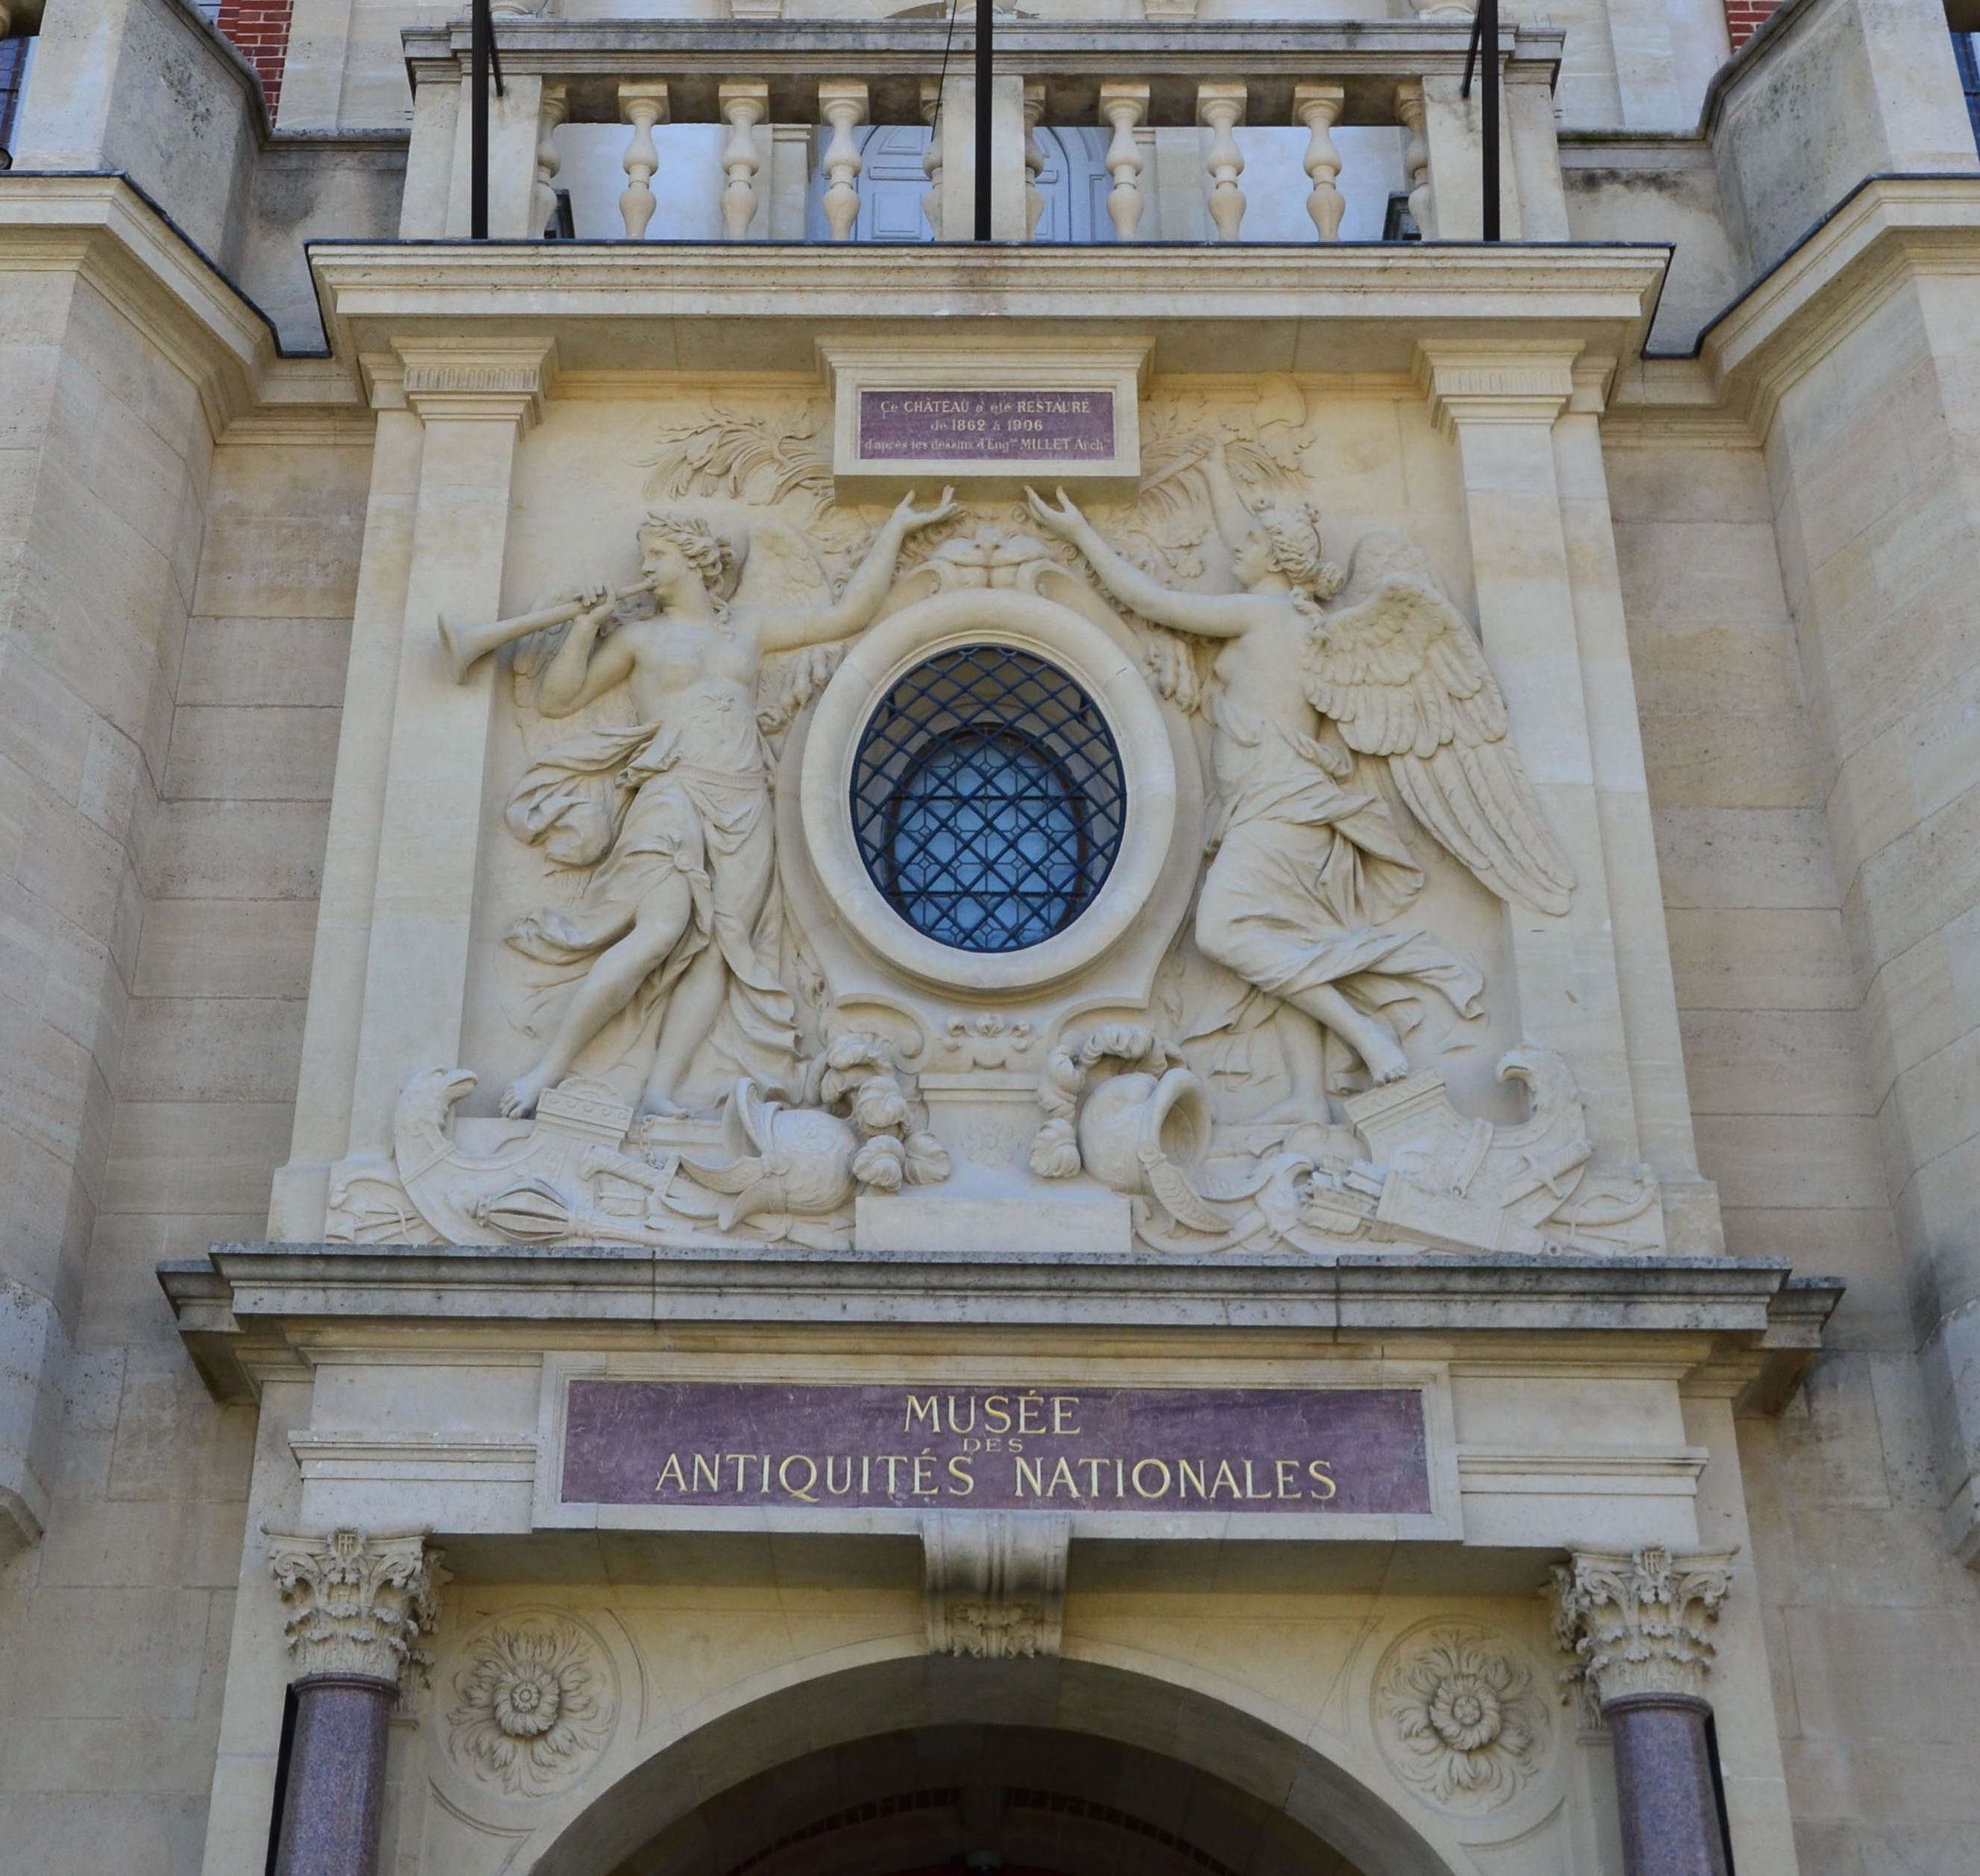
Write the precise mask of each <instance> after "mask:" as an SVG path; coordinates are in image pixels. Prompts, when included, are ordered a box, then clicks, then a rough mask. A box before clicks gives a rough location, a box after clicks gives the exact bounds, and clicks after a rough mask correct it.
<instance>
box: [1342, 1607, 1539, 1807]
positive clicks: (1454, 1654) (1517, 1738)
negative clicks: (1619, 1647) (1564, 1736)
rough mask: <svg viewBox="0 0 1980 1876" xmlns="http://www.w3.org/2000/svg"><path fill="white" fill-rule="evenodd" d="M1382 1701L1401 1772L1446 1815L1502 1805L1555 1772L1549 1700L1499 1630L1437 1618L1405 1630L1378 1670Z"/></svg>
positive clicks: (1381, 1717) (1392, 1760) (1380, 1724)
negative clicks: (1550, 1769)
mask: <svg viewBox="0 0 1980 1876" xmlns="http://www.w3.org/2000/svg"><path fill="white" fill-rule="evenodd" d="M1374 1707H1375V1733H1376V1738H1377V1740H1378V1741H1380V1745H1381V1748H1382V1754H1383V1756H1384V1758H1386V1759H1387V1761H1388V1762H1389V1764H1390V1767H1391V1768H1393V1769H1394V1771H1395V1773H1396V1775H1397V1777H1398V1778H1400V1779H1401V1780H1402V1781H1403V1782H1404V1784H1405V1785H1409V1786H1410V1788H1412V1789H1413V1790H1414V1791H1417V1793H1418V1794H1419V1795H1420V1796H1422V1797H1423V1798H1427V1800H1428V1801H1430V1803H1431V1804H1436V1805H1439V1806H1440V1807H1442V1808H1443V1809H1445V1810H1447V1811H1470V1812H1482V1811H1499V1810H1503V1808H1505V1807H1506V1806H1507V1805H1508V1804H1511V1803H1512V1802H1513V1801H1514V1800H1515V1799H1516V1798H1518V1797H1519V1796H1520V1793H1521V1792H1523V1791H1525V1790H1526V1789H1527V1787H1529V1786H1530V1785H1532V1784H1533V1782H1534V1781H1535V1780H1536V1779H1537V1778H1539V1777H1540V1774H1541V1773H1542V1772H1543V1771H1544V1769H1545V1768H1546V1759H1547V1752H1548V1748H1549V1745H1550V1741H1551V1735H1552V1728H1553V1722H1552V1721H1551V1719H1550V1716H1549V1714H1548V1711H1547V1703H1546V1699H1545V1698H1543V1695H1542V1694H1541V1692H1540V1685H1539V1683H1538V1681H1536V1677H1535V1675H1534V1673H1533V1669H1532V1668H1531V1667H1530V1666H1529V1665H1528V1664H1527V1661H1525V1659H1524V1658H1523V1657H1522V1655H1521V1653H1520V1649H1519V1648H1518V1646H1517V1644H1516V1643H1514V1642H1513V1641H1511V1640H1510V1639H1509V1638H1507V1637H1506V1636H1505V1635H1501V1634H1500V1633H1499V1632H1497V1630H1496V1629H1493V1628H1487V1627H1485V1626H1483V1625H1480V1624H1477V1623H1471V1622H1437V1623H1433V1624H1430V1625H1427V1626H1425V1627H1422V1628H1416V1629H1414V1630H1412V1631H1411V1632H1410V1633H1408V1634H1407V1635H1404V1636H1402V1637H1401V1638H1400V1639H1399V1640H1398V1641H1397V1642H1396V1643H1395V1645H1394V1646H1393V1647H1392V1648H1390V1650H1389V1652H1388V1654H1387V1655H1386V1656H1385V1657H1384V1660H1383V1661H1382V1664H1381V1665H1380V1668H1378V1669H1377V1671H1376V1675H1375V1693H1374Z"/></svg>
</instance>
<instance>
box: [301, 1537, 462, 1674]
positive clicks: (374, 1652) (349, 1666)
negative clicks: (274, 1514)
mask: <svg viewBox="0 0 1980 1876" xmlns="http://www.w3.org/2000/svg"><path fill="white" fill-rule="evenodd" d="M266 1535H267V1539H268V1572H269V1574H270V1575H271V1576H273V1577H274V1579H275V1584H276V1587H277V1588H278V1589H280V1591H281V1595H282V1602H283V1603H284V1606H285V1607H286V1608H287V1610H288V1612H289V1613H288V1618H287V1622H286V1623H285V1624H284V1629H283V1632H284V1635H286V1637H287V1641H288V1645H289V1655H290V1658H291V1661H292V1662H293V1663H294V1671H295V1675H296V1677H297V1678H301V1677H303V1676H304V1675H315V1674H358V1675H367V1676H368V1677H369V1678H371V1679H373V1680H375V1681H392V1682H394V1684H398V1683H400V1681H401V1680H402V1678H405V1677H407V1676H408V1671H410V1678H417V1677H418V1676H419V1675H423V1674H424V1671H425V1670H426V1669H427V1668H428V1667H429V1666H430V1665H431V1661H432V1657H431V1656H430V1655H428V1654H427V1651H426V1650H425V1649H424V1648H422V1647H421V1646H420V1638H421V1637H422V1636H424V1635H430V1634H431V1633H432V1632H433V1628H434V1623H435V1622H436V1621H437V1618H438V1615H439V1608H440V1604H439V1598H440V1587H441V1585H443V1584H444V1582H446V1581H447V1572H446V1571H444V1569H442V1568H441V1567H440V1553H439V1552H437V1551H435V1550H433V1549H430V1548H429V1547H428V1545H427V1533H426V1532H423V1531H415V1532H406V1533H404V1534H401V1535H393V1536H384V1537H372V1536H367V1535H366V1534H365V1533H364V1532H361V1531H354V1530H339V1531H333V1532H328V1533H327V1534H326V1535H320V1536H319V1535H311V1534H308V1533H303V1534H297V1535H289V1534H285V1533H281V1532H273V1531H271V1532H267V1533H266Z"/></svg>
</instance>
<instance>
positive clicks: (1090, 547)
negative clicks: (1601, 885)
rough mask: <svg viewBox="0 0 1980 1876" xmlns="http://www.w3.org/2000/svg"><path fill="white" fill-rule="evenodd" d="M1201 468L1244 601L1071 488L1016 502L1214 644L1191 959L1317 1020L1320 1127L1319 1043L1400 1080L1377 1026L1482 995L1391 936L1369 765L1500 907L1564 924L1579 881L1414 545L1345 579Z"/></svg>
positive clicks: (1295, 1104)
mask: <svg viewBox="0 0 1980 1876" xmlns="http://www.w3.org/2000/svg"><path fill="white" fill-rule="evenodd" d="M1204 467H1205V469H1206V470H1207V471H1208V475H1209V480H1210V484H1211V496H1212V501H1213V506H1214V510H1215V513H1216V516H1217V521H1218V531H1219V532H1220V533H1221V534H1222V535H1223V537H1224V542H1225V544H1226V545H1227V547H1228V548H1229V550H1230V552H1231V562H1232V565H1233V567H1234V570H1235V571H1236V573H1237V577H1238V579H1239V580H1240V581H1241V583H1242V584H1243V586H1244V591H1242V592H1241V593H1190V592H1177V591H1173V590H1170V589H1169V588H1168V587H1164V586H1162V585H1161V584H1159V583H1158V581H1156V580H1153V579H1151V578H1150V577H1149V576H1148V575H1147V574H1144V573H1143V572H1142V571H1141V570H1140V569H1139V568H1138V567H1135V566H1134V565H1132V564H1131V563H1130V562H1129V561H1128V560H1126V559H1125V557H1123V556H1122V555H1121V554H1118V552H1116V551H1115V550H1114V549H1113V548H1112V547H1110V546H1109V545H1108V544H1107V542H1106V541H1105V540H1104V539H1102V538H1101V535H1100V534H1099V533H1098V531H1097V530H1096V529H1095V527H1093V525H1092V524H1091V522H1089V521H1088V520H1087V519H1086V517H1085V516H1084V515H1083V514H1081V513H1080V511H1079V510H1078V508H1077V507H1075V506H1074V505H1073V504H1072V502H1071V501H1070V500H1069V499H1068V497H1067V496H1066V494H1065V491H1063V490H1061V491H1059V492H1058V505H1057V506H1056V507H1055V506H1053V505H1052V504H1050V503H1048V502H1047V501H1045V500H1043V499H1042V498H1041V497H1040V496H1038V494H1036V493H1035V491H1034V492H1032V494H1030V497H1029V500H1030V504H1031V507H1032V513H1033V514H1035V516H1036V517H1037V518H1038V521H1039V522H1040V523H1041V524H1043V525H1044V526H1045V527H1047V528H1048V529H1049V530H1051V532H1053V533H1054V534H1058V536H1060V537H1061V538H1062V539H1064V540H1066V541H1070V542H1071V544H1073V545H1074V546H1075V547H1077V548H1078V550H1080V552H1081V554H1084V555H1085V557H1086V559H1087V560H1088V563H1089V564H1091V567H1092V568H1093V570H1094V571H1095V574H1097V575H1098V577H1099V578H1100V580H1101V583H1102V584H1104V585H1105V586H1106V587H1107V588H1108V590H1110V591H1111V593H1112V594H1114V596H1115V597H1116V598H1117V599H1118V600H1120V601H1121V603H1122V604H1125V605H1126V606H1128V607H1131V609H1132V610H1135V612H1137V613H1138V614H1141V617H1144V618H1145V619H1147V620H1150V621H1151V622H1152V623H1153V624H1157V625H1160V626H1165V627H1169V628H1170V629H1171V630H1174V631H1178V632H1181V633H1186V634H1192V635H1194V636H1196V637H1203V638H1208V639H1214V640H1221V641H1223V644H1222V648H1221V650H1220V651H1219V652H1218V655H1217V659H1216V663H1215V666H1214V681H1213V684H1212V685H1211V690H1210V694H1209V696H1208V700H1207V701H1206V704H1205V706H1204V707H1205V709H1206V710H1207V711H1208V714H1209V716H1210V719H1211V723H1212V725H1213V727H1214V743H1213V746H1212V764H1213V768H1214V776H1215V782H1216V788H1217V793H1218V814H1217V817H1216V820H1215V821H1214V824H1213V828H1212V832H1211V848H1212V850H1213V852H1214V857H1213V858H1212V860H1211V863H1210V866H1209V868H1208V871H1207V872H1206V873H1205V874H1204V880H1203V885H1202V889H1201V894H1200V896H1199V897H1198V906H1197V917H1196V933H1195V935H1196V942H1197V946H1198V949H1199V950H1201V951H1202V952H1203V953H1204V955H1205V956H1208V958H1210V959H1211V960H1212V961H1213V962H1214V963H1219V964H1221V965H1223V966H1226V967H1227V968H1228V969H1229V970H1231V971H1234V973H1237V976H1239V977H1241V978H1242V979H1243V980H1245V981H1246V982H1247V983H1251V984H1252V985H1254V986H1257V988H1258V989H1259V990H1263V991H1264V992H1266V993H1268V994H1270V995H1271V996H1274V997H1277V998H1278V999H1279V1000H1281V1001H1282V1002H1283V1003H1287V1004H1289V1005H1291V1006H1292V1007H1293V1008H1294V1009H1295V1010H1300V1011H1302V1012H1304V1013H1305V1015H1306V1016H1309V1017H1311V1019H1313V1025H1317V1027H1315V1026H1313V1025H1307V1024H1304V1023H1297V1022H1295V1023H1290V1024H1287V1025H1284V1026H1283V1030H1284V1039H1285V1046H1287V1050H1288V1056H1289V1059H1288V1063H1287V1066H1288V1068H1289V1069H1290V1070H1291V1079H1292V1083H1293V1086H1292V1090H1291V1095H1290V1096H1289V1097H1288V1099H1287V1104H1286V1106H1287V1113H1289V1114H1292V1115H1301V1114H1304V1115H1307V1116H1311V1115H1313V1114H1315V1113H1321V1114H1324V1113H1326V1112H1327V1101H1326V1096H1327V1081H1328V1073H1327V1068H1328V1065H1327V1052H1326V1046H1325V1041H1324V1035H1323V1032H1326V1033H1331V1034H1332V1035H1333V1036H1336V1037H1337V1038H1338V1039H1340V1042H1341V1043H1344V1044H1345V1045H1346V1046H1347V1047H1348V1048H1349V1049H1351V1050H1352V1051H1353V1052H1354V1054H1355V1055H1356V1056H1359V1057H1360V1061H1361V1063H1362V1065H1363V1066H1364V1067H1365V1069H1367V1073H1368V1076H1369V1078H1370V1080H1372V1081H1374V1082H1376V1083H1384V1082H1389V1081H1394V1080H1397V1079H1400V1077H1401V1076H1404V1075H1405V1074H1407V1073H1408V1072H1409V1067H1410V1064H1409V1062H1408V1060H1407V1057H1406V1056H1405V1055H1404V1051H1403V1046H1402V1041H1401V1037H1400V1033H1399V1031H1398V1027H1397V1023H1396V1022H1395V1021H1394V1019H1392V1018H1391V1016H1390V1015H1389V1014H1388V1013H1387V1012H1389V1011H1390V1010H1392V1009H1394V1008H1395V1007H1396V1006H1397V1005H1399V1004H1404V1003H1411V1004H1414V1003H1420V1001H1421V1000H1422V998H1423V996H1424V994H1425V993H1428V992H1434V993H1437V995H1439V996H1441V997H1443V999H1445V1000H1447V1001H1448V1002H1449V1003H1450V1004H1451V1005H1452V1006H1453V1008H1454V1009H1455V1010H1457V1013H1459V1014H1460V1016H1471V1015H1473V1014H1475V1013H1477V1008H1478V1003H1477V999H1478V996H1479V993H1480V990H1482V988H1483V980H1482V978H1481V977H1480V973H1479V972H1478V970H1477V966H1475V965H1473V963H1470V961H1469V960H1466V959H1465V958H1463V957H1462V956H1460V955H1459V954H1458V953H1457V952H1455V951H1453V950H1451V949H1450V948H1449V947H1448V946H1446V945H1444V944H1443V943H1442V942H1441V941H1440V940H1438V939H1437V938H1435V937H1434V936H1430V934H1429V933H1427V932H1424V931H1421V930H1417V928H1416V927H1414V926H1411V925H1409V924H1407V923H1404V916H1403V915H1404V913H1407V911H1408V910H1409V909H1410V906H1411V905H1412V904H1413V903H1414V901H1415V900H1416V898H1417V895H1418V893H1420V891H1421V890H1422V889H1423V885H1424V873H1423V870H1422V869H1421V867H1420V866H1418V865H1417V862H1416V860H1414V857H1412V856H1411V854H1410V849H1409V846H1408V843H1407V841H1406V840H1404V837H1403V834H1402V831H1401V830H1400V828H1399V827H1397V822H1396V818H1395V817H1394V813H1392V811H1391V810H1390V805H1389V803H1388V801H1387V798H1386V797H1385V796H1384V793H1383V792H1382V791H1381V790H1380V787H1378V786H1377V785H1376V783H1375V778H1374V776H1373V775H1372V774H1371V773H1368V772H1367V768H1366V766H1365V765H1366V764H1367V763H1370V762H1374V763H1380V764H1381V765H1383V767H1385V768H1386V770H1387V775H1388V779H1389V780H1390V783H1392V784H1393V786H1394V789H1395V791H1396V793H1397V797H1399V798H1400V800H1401V801H1402V803H1404V806H1405V807H1407V809H1408V810H1409V811H1410V813H1411V814H1412V815H1413V816H1414V817H1415V819H1416V820H1417V821H1419V822H1420V823H1421V824H1422V825H1423V827H1424V828H1425V829H1427V830H1428V832H1429V833H1430V834H1431V835H1432V836H1434V837H1435V838H1436V840H1437V841H1438V842H1439V843H1441V844H1442V845H1443V847H1446V848H1447V849H1448V850H1449V851H1450V853H1453V855H1455V856H1456V857H1457V859H1458V860H1461V861H1462V862H1463V863H1464V865H1465V866H1467V867H1468V868H1469V869H1470V871H1471V872H1472V873H1473V874H1474V875H1475V876H1477V878H1478V879H1479V880H1481V881H1482V882H1483V883H1484V884H1485V885H1486V886H1488V887H1489V888H1490V890H1492V891H1493V892H1494V893H1497V895H1498V896H1500V898H1502V899H1507V900H1517V901H1518V902H1519V903H1521V904H1523V905H1526V906H1532V907H1533V908H1534V909H1535V910H1539V911H1543V912H1549V913H1560V912H1564V911H1565V910H1566V908H1567V904H1568V900H1569V895H1570V893H1571V892H1572V891H1573V886H1574V870H1573V866H1572V865H1571V864H1570V862H1569V860H1568V859H1567V857H1566V855H1565V854H1564V853H1562V851H1561V850H1560V846H1559V844H1558V843H1556V840H1555V839H1554V837H1553V833H1551V832H1550V830H1549V829H1548V827H1547V825H1546V820H1545V819H1544V817H1543V814H1542V813H1541V810H1540V804H1539V803H1538V802H1537V801H1536V800H1535V799H1534V797H1533V788H1532V786H1531V784H1530V783H1529V782H1528V780H1527V776H1526V772H1525V770H1523V768H1522V767H1521V766H1520V759H1519V757H1518V754H1517V752H1516V751H1515V750H1514V749H1513V745H1512V743H1510V741H1509V740H1507V733H1506V730H1507V725H1506V706H1505V700H1504V699H1503V697H1501V696H1500V694H1499V687H1498V686H1497V684H1496V683H1495V682H1494V681H1493V677H1492V674H1491V672H1490V670H1489V669H1487V666H1486V663H1485V659H1484V655H1483V652H1482V651H1481V650H1480V647H1479V645H1478V643H1477V639H1476V638H1475V637H1473V634H1472V632H1471V630H1470V627H1469V625H1468V624H1467V623H1466V621H1465V620H1464V619H1463V617H1462V615H1461V614H1459V612H1458V611H1457V609H1456V607H1453V605H1452V604H1451V603H1450V600H1448V599H1447V598H1446V597H1444V595H1443V592H1442V591H1441V590H1440V589H1439V587H1437V585H1436V584H1435V581H1434V577H1433V576H1432V574H1430V569H1429V567H1428V565H1427V563H1425V562H1424V560H1423V557H1422V556H1421V555H1420V554H1419V553H1418V552H1417V550H1416V549H1415V548H1414V547H1411V546H1410V544H1408V543H1407V542H1406V541H1403V540H1402V539H1401V538H1400V537H1398V536H1394V535H1387V536H1370V537H1368V539H1367V540H1366V541H1364V542H1363V543H1362V544H1361V545H1360V548H1359V550H1357V554H1356V555H1355V568H1356V570H1355V577H1354V579H1353V580H1351V581H1350V580H1345V579H1344V577H1343V575H1342V574H1341V573H1340V570H1339V569H1338V568H1337V567H1335V566H1334V564H1332V563H1331V562H1330V561H1329V560H1327V558H1326V557H1325V555H1324V552H1323V549H1322V544H1321V534H1320V529H1319V527H1318V524H1317V521H1315V519H1314V517H1313V515H1312V514H1311V512H1310V511H1306V510H1304V509H1301V510H1294V509H1291V508H1286V507H1271V506H1266V507H1259V508H1257V509H1255V510H1254V509H1252V508H1250V507H1247V506H1246V505H1245V504H1244V501H1242V499H1241V497H1239V495H1238V493H1237V488H1236V486H1235V484H1234V482H1233V481H1232V479H1231V474H1230V471H1229V468H1228V465H1227V464H1226V463H1225V461H1224V454H1223V451H1222V447H1221V445H1218V446H1217V447H1214V448H1213V449H1212V450H1211V451H1210V453H1209V454H1208V459H1207V460H1206V461H1205V463H1204ZM1344 589H1345V590H1344ZM1337 595H1340V598H1341V603H1340V604H1338V605H1337V606H1334V607H1331V609H1330V607H1328V606H1327V601H1329V600H1333V599H1334V598H1335V597H1336V596H1337ZM1357 759H1358V760H1357Z"/></svg>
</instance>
